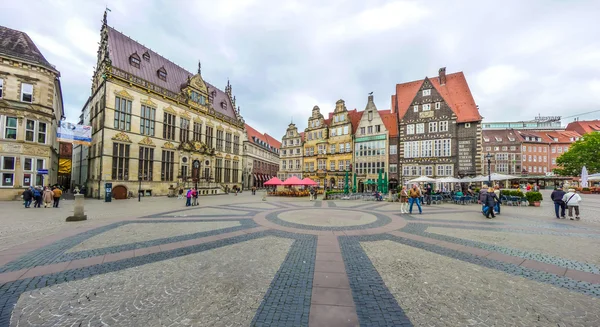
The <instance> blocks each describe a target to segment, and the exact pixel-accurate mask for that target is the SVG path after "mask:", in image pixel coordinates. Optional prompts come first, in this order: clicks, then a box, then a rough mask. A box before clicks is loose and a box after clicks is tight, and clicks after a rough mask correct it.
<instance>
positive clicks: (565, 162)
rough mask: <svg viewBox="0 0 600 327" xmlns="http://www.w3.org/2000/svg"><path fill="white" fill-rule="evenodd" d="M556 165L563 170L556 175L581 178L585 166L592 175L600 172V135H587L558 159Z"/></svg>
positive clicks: (559, 170)
mask: <svg viewBox="0 0 600 327" xmlns="http://www.w3.org/2000/svg"><path fill="white" fill-rule="evenodd" d="M556 164H557V165H558V166H560V167H561V168H557V169H554V173H556V174H559V175H562V176H579V175H580V174H581V169H582V168H583V166H585V167H586V168H587V170H588V172H589V173H590V174H595V173H597V172H600V133H599V132H593V133H590V134H585V135H584V136H583V137H582V138H580V139H579V140H578V141H576V142H575V143H573V144H572V145H571V147H570V148H569V151H567V152H565V153H563V154H562V155H561V156H560V157H558V158H557V159H556Z"/></svg>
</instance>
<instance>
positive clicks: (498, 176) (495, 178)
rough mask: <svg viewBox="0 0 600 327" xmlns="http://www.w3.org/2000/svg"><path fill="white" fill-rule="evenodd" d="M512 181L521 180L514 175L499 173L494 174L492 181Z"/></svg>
mask: <svg viewBox="0 0 600 327" xmlns="http://www.w3.org/2000/svg"><path fill="white" fill-rule="evenodd" d="M486 177H487V176H486ZM511 179H519V177H517V176H512V175H504V174H498V173H493V174H492V180H493V181H506V180H511Z"/></svg>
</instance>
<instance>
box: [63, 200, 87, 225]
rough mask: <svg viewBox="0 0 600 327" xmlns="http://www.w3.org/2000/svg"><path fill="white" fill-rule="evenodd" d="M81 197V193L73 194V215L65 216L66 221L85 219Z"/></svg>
mask: <svg viewBox="0 0 600 327" xmlns="http://www.w3.org/2000/svg"><path fill="white" fill-rule="evenodd" d="M83 199H84V195H83V194H75V207H74V208H73V215H72V216H69V217H67V221H82V220H87V216H86V215H85V212H84V210H83Z"/></svg>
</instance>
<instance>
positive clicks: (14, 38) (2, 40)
mask: <svg viewBox="0 0 600 327" xmlns="http://www.w3.org/2000/svg"><path fill="white" fill-rule="evenodd" d="M0 54H1V55H6V56H9V57H14V58H17V59H21V60H24V61H29V62H32V63H36V64H38V65H41V66H44V67H46V68H50V69H51V70H54V71H56V68H55V67H54V66H52V64H50V63H49V62H48V60H46V58H44V55H42V52H40V50H39V49H38V47H37V46H36V45H35V43H33V41H32V40H31V38H30V37H29V35H27V33H25V32H21V31H17V30H13V29H12V28H8V27H4V26H0Z"/></svg>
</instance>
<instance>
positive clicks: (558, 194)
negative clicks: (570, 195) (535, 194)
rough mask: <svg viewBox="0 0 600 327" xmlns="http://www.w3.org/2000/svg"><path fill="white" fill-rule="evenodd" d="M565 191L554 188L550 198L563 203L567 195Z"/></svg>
mask: <svg viewBox="0 0 600 327" xmlns="http://www.w3.org/2000/svg"><path fill="white" fill-rule="evenodd" d="M565 194H566V193H565V191H563V190H554V192H552V194H550V199H552V201H554V203H559V204H560V203H563V200H562V198H563V197H564V196H565Z"/></svg>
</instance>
